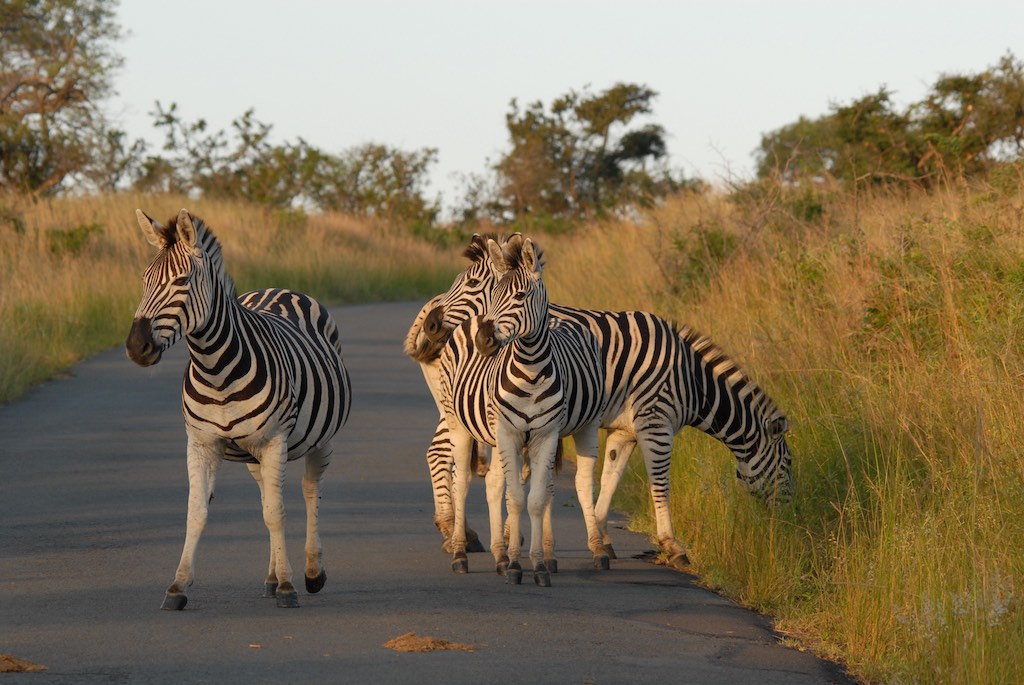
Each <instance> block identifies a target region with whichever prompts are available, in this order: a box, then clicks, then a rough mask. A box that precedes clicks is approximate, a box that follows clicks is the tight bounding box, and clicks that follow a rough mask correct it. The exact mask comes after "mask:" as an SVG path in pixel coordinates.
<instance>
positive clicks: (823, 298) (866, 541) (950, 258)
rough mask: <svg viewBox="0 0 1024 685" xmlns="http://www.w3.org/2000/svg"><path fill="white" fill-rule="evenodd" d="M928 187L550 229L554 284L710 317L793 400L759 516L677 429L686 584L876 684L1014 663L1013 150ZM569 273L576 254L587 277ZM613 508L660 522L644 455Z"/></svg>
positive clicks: (726, 460)
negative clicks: (783, 459)
mask: <svg viewBox="0 0 1024 685" xmlns="http://www.w3.org/2000/svg"><path fill="white" fill-rule="evenodd" d="M1003 172H1004V173H1003V175H1002V176H1001V177H1000V178H999V179H998V180H997V181H996V182H993V183H991V184H981V185H976V186H974V187H971V188H956V189H948V190H941V191H938V192H932V193H925V192H923V191H920V190H910V191H907V190H906V189H899V190H897V189H891V188H890V189H877V190H874V191H872V192H867V193H864V194H859V195H858V194H835V195H831V196H827V197H826V196H824V195H815V196H814V198H813V199H814V201H815V202H820V203H821V204H820V209H821V211H820V212H814V216H813V217H812V218H809V219H808V218H806V217H807V213H806V211H805V208H806V205H807V202H808V201H809V198H808V196H807V195H806V194H804V193H803V191H800V192H793V193H791V192H788V191H785V190H780V191H779V192H778V193H777V194H775V195H773V196H762V197H759V198H750V197H748V198H740V197H735V196H734V197H731V198H728V199H727V198H721V197H713V196H712V197H709V196H701V197H690V198H684V199H679V200H678V201H674V202H669V203H666V204H665V205H664V206H662V207H660V208H659V209H657V210H655V211H653V212H651V213H650V214H648V215H645V216H644V217H642V218H641V219H640V220H639V221H637V222H635V223H621V222H610V223H605V224H596V225H593V226H591V227H589V228H588V230H586V231H585V232H582V233H581V234H579V235H578V236H573V237H571V238H569V239H566V240H565V241H554V240H548V241H547V253H548V255H549V268H548V270H547V271H546V278H547V279H548V280H549V281H550V282H551V283H552V286H551V289H552V297H553V299H554V300H556V301H568V302H572V303H574V304H579V305H581V306H589V307H607V308H623V307H639V306H644V307H649V308H651V309H653V310H655V311H657V312H659V313H661V314H663V315H665V316H667V317H673V318H675V319H676V320H677V321H679V322H686V323H689V324H691V325H693V326H695V327H696V328H698V329H699V330H701V331H702V332H704V333H706V334H709V335H711V336H712V338H713V339H715V340H716V341H717V342H718V343H719V344H720V345H721V346H723V348H724V349H725V350H727V351H728V352H730V353H731V354H732V356H734V358H735V359H737V360H738V361H739V362H740V363H741V364H742V365H743V366H744V367H745V368H746V369H747V370H748V372H749V373H750V374H751V375H752V376H753V377H754V378H755V379H756V380H757V381H758V382H759V383H760V384H761V385H762V387H764V388H765V389H766V390H767V391H768V392H769V394H770V395H772V397H773V398H774V399H775V400H776V401H777V402H778V404H779V405H780V406H781V407H782V408H783V409H784V410H785V411H786V412H787V413H788V415H789V418H790V424H791V427H792V433H791V435H790V436H789V442H790V445H791V447H792V450H793V453H794V459H795V463H794V471H795V477H796V483H797V494H796V498H795V501H794V503H793V505H792V507H786V508H783V509H782V510H781V511H776V512H774V513H771V514H769V513H768V512H767V511H766V510H765V509H764V508H763V506H762V505H760V504H759V503H758V502H757V501H756V500H755V499H754V498H751V497H750V496H749V495H747V494H746V493H745V492H744V491H743V490H742V489H741V488H740V487H738V485H737V484H736V483H734V480H735V478H734V477H733V471H734V464H733V463H732V462H733V461H734V460H733V457H732V455H731V453H730V452H729V451H728V450H727V449H726V448H725V447H723V446H722V445H721V444H719V443H718V442H717V441H715V440H713V439H712V438H709V437H708V436H705V435H704V434H702V433H700V432H698V431H694V430H692V429H686V430H684V431H683V432H682V433H681V434H680V435H679V436H678V437H677V440H676V447H675V453H674V457H673V470H672V504H673V511H674V516H675V519H676V524H677V530H678V531H682V532H681V536H682V537H683V538H684V540H685V542H686V543H687V544H688V546H689V550H690V558H691V560H692V562H693V570H694V572H695V573H697V574H698V575H699V576H700V578H701V581H702V582H703V583H705V584H707V585H709V586H710V587H712V588H715V589H716V590H719V591H721V592H723V593H724V594H726V595H728V596H730V597H733V598H735V599H737V600H739V601H740V602H742V603H744V604H746V605H747V606H750V607H753V608H755V609H757V610H759V611H763V612H765V613H768V614H770V615H772V616H774V617H775V618H776V625H777V627H778V628H779V629H780V630H781V631H782V632H783V633H785V634H788V635H791V636H792V638H793V640H794V643H795V644H798V645H801V646H804V647H808V648H813V649H814V650H816V651H817V652H818V653H819V654H822V655H824V656H827V657H830V658H833V659H837V660H839V661H842V662H843V663H845V664H846V665H848V667H849V669H850V671H851V672H852V673H853V674H855V675H856V676H858V677H859V678H862V679H864V680H865V681H869V682H897V683H900V682H902V683H912V682H935V683H1011V682H1024V656H1022V654H1021V651H1020V649H1019V645H1021V644H1024V611H1022V609H1024V607H1022V588H1024V553H1022V551H1021V550H1022V545H1021V541H1024V457H1022V452H1021V442H1020V435H1021V434H1022V431H1024V414H1022V411H1021V409H1022V407H1024V169H1022V168H1021V167H1019V166H1018V167H1013V168H1006V169H1004V170H1003ZM580 274H585V278H581V277H580ZM616 506H617V507H619V508H621V509H624V510H626V511H630V512H632V513H633V514H634V516H633V519H632V526H633V527H634V528H635V529H637V530H640V531H644V532H649V533H652V534H653V532H654V523H653V514H652V510H651V502H650V495H649V494H648V492H647V486H646V480H645V474H644V468H643V464H642V460H641V459H640V458H639V456H638V455H635V458H634V462H633V463H632V465H631V468H630V471H629V472H628V473H627V475H626V476H625V477H624V479H623V485H622V487H620V490H619V495H618V501H617V502H616Z"/></svg>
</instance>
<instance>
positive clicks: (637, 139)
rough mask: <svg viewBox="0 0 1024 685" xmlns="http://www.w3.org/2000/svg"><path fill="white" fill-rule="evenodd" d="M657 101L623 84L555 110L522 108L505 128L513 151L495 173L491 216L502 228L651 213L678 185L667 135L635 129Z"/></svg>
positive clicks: (649, 126) (569, 99)
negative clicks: (638, 209) (645, 209)
mask: <svg viewBox="0 0 1024 685" xmlns="http://www.w3.org/2000/svg"><path fill="white" fill-rule="evenodd" d="M655 97H657V93H656V92H655V91H654V90H652V89H650V88H648V87H647V86H642V85H637V84H632V83H618V84H616V85H614V86H612V87H611V88H609V89H607V90H604V91H601V92H600V93H591V92H590V91H589V90H586V89H584V90H583V91H582V92H578V91H575V90H571V91H569V92H568V93H566V94H565V95H563V96H561V97H559V98H556V99H555V100H554V101H553V102H552V103H551V105H550V107H548V106H545V105H544V103H542V102H540V101H537V102H534V103H533V104H530V105H529V106H527V107H525V108H520V106H519V103H518V101H517V100H512V102H511V104H510V109H509V112H508V114H506V116H505V124H506V127H507V129H508V134H509V142H510V144H511V149H509V151H508V152H507V153H505V155H504V156H503V157H502V158H501V159H500V160H499V161H498V162H497V163H496V164H495V165H494V171H495V173H496V183H495V188H494V190H493V197H492V198H491V201H490V209H491V212H492V214H493V215H495V218H498V219H499V220H502V219H503V220H519V219H523V218H527V217H530V216H540V217H554V218H569V219H571V218H578V217H581V216H589V215H595V214H601V213H603V212H605V211H607V210H609V209H611V208H613V207H621V206H623V205H646V204H649V203H650V202H651V201H652V200H653V199H654V198H656V197H658V196H661V195H664V194H666V193H667V192H669V191H671V190H674V189H676V188H677V187H678V186H679V182H677V181H676V180H675V179H673V177H672V175H671V173H670V172H669V171H668V170H667V168H666V167H665V166H664V164H662V162H664V161H665V160H666V145H665V131H664V129H663V128H662V127H661V126H660V125H659V124H656V123H653V122H647V123H642V124H639V125H637V124H636V120H637V119H638V118H640V117H643V116H645V115H649V114H651V113H652V111H653V100H654V98H655Z"/></svg>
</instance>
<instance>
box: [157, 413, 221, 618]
mask: <svg viewBox="0 0 1024 685" xmlns="http://www.w3.org/2000/svg"><path fill="white" fill-rule="evenodd" d="M187 450H188V456H187V463H188V516H187V520H186V521H187V522H186V525H185V545H184V547H183V548H182V550H181V559H180V560H179V561H178V570H177V572H175V574H174V582H172V583H171V585H170V587H168V588H167V593H166V594H165V595H164V601H163V604H161V605H160V608H161V609H168V610H172V611H180V610H181V609H184V608H185V605H186V604H187V603H188V597H187V596H186V595H185V588H187V587H188V586H190V585H192V581H193V580H195V555H196V548H197V547H198V546H199V538H200V537H201V536H202V534H203V529H204V528H205V527H206V519H207V517H208V515H209V511H210V500H211V499H212V498H213V490H214V486H215V485H216V481H217V469H218V468H220V462H221V458H222V457H223V456H224V442H223V441H221V440H217V439H212V438H209V437H207V436H197V435H193V434H191V433H190V434H189V436H188V447H187Z"/></svg>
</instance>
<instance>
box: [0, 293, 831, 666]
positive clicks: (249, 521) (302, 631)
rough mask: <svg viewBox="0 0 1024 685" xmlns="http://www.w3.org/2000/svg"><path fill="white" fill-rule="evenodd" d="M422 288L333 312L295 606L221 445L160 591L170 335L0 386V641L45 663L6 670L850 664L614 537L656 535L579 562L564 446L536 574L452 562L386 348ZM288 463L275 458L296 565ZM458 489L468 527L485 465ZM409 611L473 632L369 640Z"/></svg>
mask: <svg viewBox="0 0 1024 685" xmlns="http://www.w3.org/2000/svg"><path fill="white" fill-rule="evenodd" d="M419 306H420V303H396V304H384V305H364V306H354V307H344V308H339V309H337V310H335V315H336V316H337V318H338V322H339V325H340V327H341V331H342V340H343V343H344V347H345V361H346V364H347V366H348V369H349V372H350V374H351V375H352V385H353V397H354V400H353V411H352V415H351V418H350V420H349V422H348V425H347V426H346V427H345V428H343V429H342V431H341V433H340V434H339V435H338V437H337V438H336V439H335V452H334V458H333V460H332V463H331V465H330V467H328V469H327V473H326V475H325V479H324V482H325V488H324V497H323V501H322V504H321V535H322V537H323V543H324V559H325V564H326V569H327V585H326V587H325V588H324V589H323V590H322V591H321V592H320V593H319V594H316V595H308V594H305V593H304V591H303V590H302V589H301V583H300V584H299V587H300V591H299V601H300V604H301V607H300V608H298V609H278V608H277V607H276V606H275V603H274V600H272V599H264V598H263V597H262V585H263V578H264V576H265V573H266V565H267V558H268V547H267V535H266V530H265V528H264V526H263V521H262V515H261V511H260V505H259V491H258V489H257V486H256V484H255V483H254V482H253V481H252V479H251V478H250V476H249V474H248V471H247V469H246V468H245V467H244V466H242V465H241V464H233V463H226V464H224V465H223V467H222V468H221V470H220V475H219V478H218V483H217V492H216V497H215V499H214V501H213V505H212V507H211V512H210V519H209V523H208V525H207V528H206V531H205V533H204V536H203V539H202V541H201V542H200V545H199V551H198V557H197V558H198V561H197V580H196V583H195V584H194V585H193V586H192V588H190V591H189V602H188V606H187V607H186V608H185V610H184V611H181V612H169V611H161V610H160V609H159V606H160V603H161V601H162V600H163V596H164V590H165V588H166V587H167V585H168V584H169V583H170V582H171V580H172V578H173V575H174V570H175V567H176V565H177V562H178V557H179V555H180V553H181V544H182V541H183V538H184V530H185V507H186V494H187V481H186V476H185V459H184V450H185V433H184V429H183V426H182V419H181V414H180V409H179V400H180V383H181V375H182V371H183V368H184V364H185V358H186V357H185V355H186V353H187V352H186V350H185V347H184V345H179V346H178V347H177V348H174V349H172V350H171V352H170V353H168V354H167V355H165V357H164V360H163V361H162V362H161V363H160V364H158V365H157V366H155V367H151V368H149V369H141V368H138V367H136V366H135V365H133V364H132V363H131V362H129V361H128V359H127V358H126V356H125V354H124V352H123V350H122V349H120V348H118V349H115V350H111V351H108V352H105V353H103V354H100V355H98V356H96V357H94V358H93V359H90V360H88V361H86V362H84V363H82V364H80V365H78V366H76V367H75V368H74V369H72V371H71V373H70V374H68V375H67V376H66V377H64V378H60V379H57V380H54V381H51V382H49V383H46V384H44V385H42V386H40V387H37V388H36V389H34V390H32V391H31V392H30V393H28V395H27V396H25V397H24V398H23V399H21V400H19V401H17V402H14V403H11V404H8V405H6V406H3V407H0V474H2V475H0V654H10V655H13V656H15V657H18V658H21V659H27V660H29V661H31V662H34V663H36V664H39V665H43V666H46V667H47V670H45V671H42V672H38V673H3V674H0V685H8V683H33V685H36V684H42V683H135V682H140V683H175V684H178V683H246V684H252V683H375V684H377V683H379V684H386V683H417V684H419V685H422V684H424V683H440V682H444V683H447V684H448V685H458V684H461V683H467V684H469V683H472V684H477V683H484V682H495V681H505V680H517V681H522V682H529V683H578V684H588V683H592V684H596V685H606V684H612V683H631V684H632V683H659V684H664V683H707V684H715V683H730V684H731V683H758V684H760V685H770V684H775V683H778V684H797V683H801V684H802V683H847V682H850V681H848V680H847V679H846V677H845V676H844V675H843V673H842V671H841V670H840V669H839V668H838V667H836V666H835V665H833V664H830V663H827V662H823V661H820V660H818V659H816V658H814V657H813V656H811V655H810V654H806V653H801V652H799V651H796V650H794V649H790V648H787V647H784V646H782V645H780V644H779V638H778V636H777V635H776V634H774V633H773V632H772V630H771V628H770V624H769V622H768V621H767V620H766V619H764V618H763V617H760V616H758V615H757V614H754V613H752V612H749V611H746V610H744V609H742V608H741V607H739V606H737V605H736V604H734V603H732V602H730V601H728V600H725V599H723V598H721V597H719V596H717V595H715V594H712V593H710V592H707V591H705V590H703V589H701V588H699V587H698V586H697V585H696V584H695V582H694V578H692V577H691V576H688V575H686V574H682V573H678V572H676V571H673V570H670V569H667V568H665V567H660V566H655V565H653V564H651V563H649V562H647V561H643V560H641V559H634V558H632V557H633V555H641V554H643V553H644V552H645V551H647V550H649V549H650V548H651V544H650V543H649V542H648V541H647V539H646V538H644V537H643V536H640V535H636V534H633V533H629V532H627V531H625V530H621V529H619V530H615V532H614V533H613V537H614V544H615V547H616V550H617V551H618V553H619V556H620V560H618V561H613V562H612V569H611V570H610V571H604V572H601V571H596V570H593V569H591V568H590V567H589V565H590V552H589V551H588V550H587V547H586V544H585V529H584V525H583V521H582V517H581V515H580V512H579V507H578V506H577V505H576V502H575V492H574V490H573V487H572V482H573V473H572V465H571V464H569V465H568V466H567V468H566V470H565V471H563V473H562V474H561V475H560V476H559V478H558V488H557V492H556V499H555V529H556V534H557V548H556V549H557V555H558V558H559V571H560V572H559V573H558V574H556V575H553V576H552V585H553V586H552V587H550V588H540V587H537V586H535V585H534V584H533V583H532V579H531V574H530V572H529V571H526V572H525V574H524V580H523V585H521V586H509V585H506V584H505V583H504V580H503V579H502V578H500V577H499V576H497V575H496V574H495V573H494V571H493V564H492V559H491V556H490V554H472V555H470V570H471V573H470V574H469V575H465V576H459V575H455V574H453V573H452V572H451V570H450V557H449V555H447V554H445V553H443V552H442V551H441V549H440V536H439V535H438V534H437V532H436V530H435V529H434V526H433V523H432V514H433V509H432V506H433V505H432V499H431V495H430V485H429V482H428V478H427V470H426V466H425V461H424V452H425V449H426V446H427V444H428V443H429V440H430V437H431V435H432V433H433V428H434V424H435V423H436V410H435V408H434V403H433V401H432V400H431V399H430V396H429V394H428V393H427V390H426V387H425V385H424V383H423V380H422V376H421V374H420V371H419V369H418V368H417V366H416V365H415V364H414V363H413V362H411V361H410V360H408V359H406V358H405V357H404V356H403V355H402V353H401V343H402V339H403V337H404V335H405V332H406V330H407V328H408V326H409V324H410V323H411V321H412V319H413V316H414V315H415V313H416V312H417V311H418V309H419ZM128 327H129V322H126V323H125V332H126V334H127V330H128ZM300 478H301V466H300V465H299V464H292V465H290V468H289V472H288V479H287V481H286V483H285V496H286V508H287V513H288V519H287V540H288V551H289V556H290V558H291V560H292V565H293V568H294V569H295V571H296V573H298V574H299V575H301V572H302V571H301V569H302V546H303V541H304V525H305V511H304V508H303V504H302V498H301V491H300ZM470 499H471V502H470V510H469V511H470V516H471V523H473V524H476V527H477V528H478V529H480V528H483V527H484V524H485V522H486V518H485V508H486V505H485V503H484V498H483V483H482V482H480V481H476V482H474V484H473V488H472V491H471V493H470ZM615 523H616V522H615V521H613V524H615ZM524 525H528V521H527V520H526V519H525V518H524ZM617 525H618V526H622V525H624V521H623V520H619V521H618V524H617ZM526 561H528V560H526ZM528 566H529V564H528V563H526V564H524V568H528ZM408 632H415V633H416V634H417V635H419V636H421V637H422V636H429V637H434V638H439V639H442V640H448V641H451V642H454V643H459V644H462V645H468V646H471V647H473V650H472V651H467V650H439V651H431V652H426V653H406V652H398V651H395V650H393V649H389V648H387V647H385V646H384V644H385V643H386V642H388V641H389V640H391V639H393V638H395V637H398V636H401V635H403V634H405V633H408Z"/></svg>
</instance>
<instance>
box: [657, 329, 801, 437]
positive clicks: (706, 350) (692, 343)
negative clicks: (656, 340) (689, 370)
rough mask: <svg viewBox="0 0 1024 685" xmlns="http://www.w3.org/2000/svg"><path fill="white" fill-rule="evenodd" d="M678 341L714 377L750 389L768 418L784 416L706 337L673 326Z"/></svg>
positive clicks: (743, 372)
mask: <svg viewBox="0 0 1024 685" xmlns="http://www.w3.org/2000/svg"><path fill="white" fill-rule="evenodd" d="M673 328H675V329H676V333H677V334H678V335H679V340H680V342H681V343H682V344H683V345H686V346H688V347H690V348H691V349H692V350H693V351H694V352H695V353H696V354H697V355H699V356H700V358H701V359H702V360H703V361H704V363H705V364H706V365H707V367H708V368H710V369H711V370H712V372H713V373H714V375H715V377H718V378H721V377H724V378H726V379H728V381H729V384H730V385H732V386H733V387H736V388H738V389H739V388H750V391H751V394H752V395H755V396H756V397H757V398H759V400H760V402H759V403H758V404H760V406H761V408H762V410H763V411H764V413H765V415H766V416H767V417H768V418H776V417H782V416H785V414H784V413H783V412H782V410H781V409H779V406H778V405H777V404H775V400H773V399H772V398H771V397H770V396H769V395H768V393H766V392H765V391H764V390H763V389H762V388H761V386H759V385H758V384H757V383H755V382H754V381H753V379H752V378H750V376H748V375H747V372H746V371H744V370H743V369H742V368H741V367H740V365H739V364H737V363H736V362H735V361H734V360H733V359H732V358H731V357H729V355H727V354H726V353H725V352H724V351H723V350H722V348H721V347H719V346H718V345H717V344H716V343H715V342H714V341H712V340H711V338H709V337H708V336H706V335H703V334H702V333H700V332H699V331H697V330H694V329H693V328H691V327H690V326H688V325H684V326H678V325H675V324H673Z"/></svg>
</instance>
